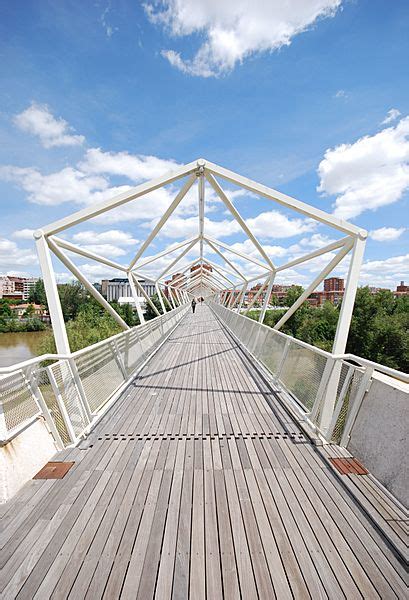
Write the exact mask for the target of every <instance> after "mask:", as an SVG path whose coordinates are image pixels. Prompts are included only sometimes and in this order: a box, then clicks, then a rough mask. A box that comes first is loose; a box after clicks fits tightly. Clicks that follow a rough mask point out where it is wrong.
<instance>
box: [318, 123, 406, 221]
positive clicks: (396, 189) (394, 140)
mask: <svg viewBox="0 0 409 600" xmlns="http://www.w3.org/2000/svg"><path fill="white" fill-rule="evenodd" d="M318 174H319V177H320V185H319V187H318V191H319V192H322V193H325V194H330V195H337V199H336V201H335V205H334V206H335V210H334V213H335V215H336V216H338V217H341V218H345V219H348V218H353V217H356V216H358V215H360V214H361V213H362V212H364V211H365V210H376V209H377V208H379V207H380V206H386V205H388V204H392V203H394V202H397V201H398V200H400V198H401V197H402V196H403V194H404V192H405V191H406V190H407V189H408V188H409V117H406V118H404V119H402V120H401V121H399V123H397V125H396V126H395V127H388V128H387V129H383V130H382V131H381V132H379V133H377V134H375V135H373V136H365V137H363V138H360V139H359V140H357V141H356V142H354V143H352V144H341V145H340V146H337V147H336V148H333V149H329V150H327V151H326V152H325V156H324V159H323V160H322V161H321V163H320V164H319V167H318Z"/></svg>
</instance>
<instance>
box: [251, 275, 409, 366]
mask: <svg viewBox="0 0 409 600" xmlns="http://www.w3.org/2000/svg"><path fill="white" fill-rule="evenodd" d="M303 291H304V290H303V288H302V287H301V286H293V287H291V288H290V289H289V291H288V292H287V296H286V297H285V299H284V304H285V306H291V305H292V304H293V303H294V302H295V301H296V300H297V298H298V297H299V296H300V295H301V294H302V292H303ZM340 308H341V305H338V306H334V305H333V304H331V303H330V302H326V303H325V304H324V305H323V306H322V307H315V306H311V305H309V304H308V303H307V302H304V303H303V304H302V305H301V306H300V308H299V309H298V310H297V311H296V312H295V313H294V314H293V315H292V316H291V317H290V319H289V320H288V321H287V322H286V323H285V324H284V325H283V327H282V328H281V331H282V332H283V333H287V334H288V335H291V336H293V337H295V338H297V339H299V340H302V341H304V342H307V343H309V344H312V345H313V346H317V347H318V348H322V349H323V350H327V351H331V348H332V342H333V340H334V336H335V331H336V328H337V322H338V317H339V311H340ZM285 312H286V309H277V310H268V311H267V312H266V316H265V320H264V323H265V324H266V325H269V326H270V327H274V325H275V324H276V323H277V322H278V321H279V319H280V318H281V317H282V316H283V314H284V313H285ZM258 315H259V311H257V310H253V311H250V312H249V314H248V316H249V317H251V318H253V319H257V318H258ZM346 352H349V353H351V354H356V355H357V356H361V357H362V358H367V359H368V360H373V361H375V362H378V363H380V364H383V365H385V366H388V367H392V368H394V369H398V370H400V371H404V372H408V371H409V296H399V297H395V296H394V295H393V293H392V292H390V291H389V290H381V291H379V292H377V293H376V294H372V293H371V291H370V290H369V288H368V287H362V288H359V289H358V290H357V294H356V298H355V305H354V311H353V314H352V320H351V327H350V330H349V335H348V342H347V348H346Z"/></svg>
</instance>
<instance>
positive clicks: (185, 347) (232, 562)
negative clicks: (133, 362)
mask: <svg viewBox="0 0 409 600" xmlns="http://www.w3.org/2000/svg"><path fill="white" fill-rule="evenodd" d="M343 452H344V451H343V450H342V449H339V448H336V447H328V448H324V447H319V446H316V445H315V444H314V443H313V442H312V440H310V439H309V438H308V436H307V435H306V434H305V433H304V432H303V431H302V430H301V429H299V427H298V426H297V424H296V423H295V421H293V419H292V418H291V417H290V416H289V414H288V413H287V412H286V410H285V409H284V408H283V406H282V405H281V403H280V402H279V401H278V399H277V398H276V396H275V395H274V393H272V391H271V390H270V389H269V388H268V387H266V385H265V382H263V381H262V380H261V378H260V375H259V373H258V372H257V371H256V369H255V368H254V366H253V365H252V363H251V362H250V361H249V359H248V358H247V357H246V356H245V354H244V353H243V352H242V350H241V349H240V348H239V347H238V346H237V344H236V343H235V341H234V340H233V339H232V337H231V336H230V335H229V334H228V332H227V331H226V330H225V328H224V327H223V326H222V325H221V324H220V322H219V321H218V320H217V319H216V317H215V316H214V315H213V313H212V312H211V310H210V309H209V308H208V307H207V306H198V307H197V311H196V314H195V315H191V314H189V315H187V316H186V317H185V318H184V319H183V320H182V322H181V324H180V325H179V326H178V327H177V328H176V330H175V331H174V332H173V333H172V335H171V336H170V338H169V339H168V340H167V341H166V342H165V344H164V345H163V346H162V347H161V348H160V349H159V351H158V352H157V353H156V354H155V355H154V357H153V358H152V359H151V360H150V361H149V363H148V364H147V365H146V366H145V367H144V369H143V370H142V371H141V372H140V374H139V376H138V377H137V378H136V379H135V380H134V381H133V383H132V384H131V385H130V386H129V387H128V388H127V389H126V391H125V392H124V393H123V394H122V396H121V398H120V399H119V400H118V401H117V402H116V403H115V404H114V405H113V406H112V408H111V409H110V410H109V411H108V412H107V413H106V414H105V416H104V417H103V418H102V420H101V421H100V422H99V423H98V425H97V426H96V427H95V429H94V430H93V432H92V433H91V434H90V435H89V437H88V438H87V439H86V440H84V441H82V442H81V443H80V445H79V446H78V447H76V448H74V449H68V450H66V451H64V452H60V453H58V454H57V455H56V457H55V460H58V461H73V462H74V463H75V464H74V465H73V467H72V468H71V469H70V470H69V471H68V473H67V475H66V476H65V477H64V478H63V479H60V480H32V481H30V482H29V483H28V484H27V485H25V486H24V487H23V489H22V490H21V491H20V492H19V494H18V495H17V496H16V497H15V498H14V499H13V500H12V501H11V502H9V503H8V504H7V505H5V506H3V507H1V509H0V514H1V517H2V518H1V542H0V547H1V554H0V568H1V571H0V590H1V591H0V597H1V598H5V599H11V598H13V599H14V598H33V597H35V598H39V599H41V600H44V599H45V598H51V597H52V598H61V599H62V598H64V599H65V598H73V599H75V600H78V599H80V598H88V599H90V600H96V599H98V598H106V599H110V600H112V599H114V598H123V599H128V598H129V599H130V598H132V599H135V598H139V599H142V600H148V599H149V598H157V599H158V600H167V599H168V598H175V599H184V598H192V599H193V598H195V599H196V598H197V599H204V598H207V599H209V600H218V599H220V600H222V599H231V600H237V599H238V598H243V599H244V600H248V599H253V598H254V599H255V598H260V599H269V600H270V599H271V598H278V599H280V600H282V599H286V598H313V599H314V600H315V599H317V598H330V599H331V600H334V599H337V598H345V597H346V598H361V597H364V598H371V599H372V598H383V599H386V598H404V597H405V595H406V585H405V577H406V574H405V570H404V566H403V562H402V557H401V556H400V553H399V548H400V547H401V546H402V545H403V541H404V535H405V529H404V527H405V514H404V512H403V511H402V509H401V507H400V506H399V505H397V504H395V503H394V502H393V501H392V500H391V499H390V498H389V497H388V496H387V494H386V493H385V492H384V491H383V490H382V489H381V488H380V487H378V486H376V483H375V482H374V481H373V479H372V478H371V477H370V476H365V475H358V474H355V475H354V474H352V475H340V474H339V473H337V472H336V471H335V470H334V468H333V466H332V465H331V463H330V461H329V460H328V458H329V456H330V455H333V456H342V455H343ZM365 503H366V504H365ZM406 597H407V596H406Z"/></svg>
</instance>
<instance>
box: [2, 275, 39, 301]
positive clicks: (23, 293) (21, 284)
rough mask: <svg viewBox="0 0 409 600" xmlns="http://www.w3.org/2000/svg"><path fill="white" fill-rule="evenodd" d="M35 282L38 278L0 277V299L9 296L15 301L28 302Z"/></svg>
mask: <svg viewBox="0 0 409 600" xmlns="http://www.w3.org/2000/svg"><path fill="white" fill-rule="evenodd" d="M36 281H38V277H14V276H11V275H0V298H3V297H7V296H11V297H13V298H16V299H21V300H28V297H29V295H30V291H31V290H32V288H33V287H34V286H35V284H36Z"/></svg>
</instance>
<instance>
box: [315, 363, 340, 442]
mask: <svg viewBox="0 0 409 600" xmlns="http://www.w3.org/2000/svg"><path fill="white" fill-rule="evenodd" d="M336 362H337V361H336V360H335V359H333V358H330V357H328V358H327V362H326V364H325V367H324V371H323V373H322V376H321V381H320V384H319V386H318V390H317V395H316V396H315V400H314V405H313V407H312V409H311V412H310V413H309V415H308V418H309V419H310V421H313V422H315V420H316V418H317V415H318V410H319V407H320V404H321V403H322V411H321V417H320V423H319V425H318V427H319V429H320V431H321V432H322V433H323V434H324V436H325V435H326V432H327V430H328V427H329V424H330V422H331V419H332V415H333V409H334V404H335V400H334V395H333V394H335V398H336V396H337V387H335V389H334V388H333V385H332V386H329V384H330V382H331V383H332V384H334V382H335V379H336V381H337V386H338V380H339V376H338V378H334V377H333V373H334V369H335V367H336V366H337V368H338V366H339V370H341V368H342V365H341V364H340V365H337V364H336ZM340 372H341V371H340ZM328 399H330V401H329V402H328Z"/></svg>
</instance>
